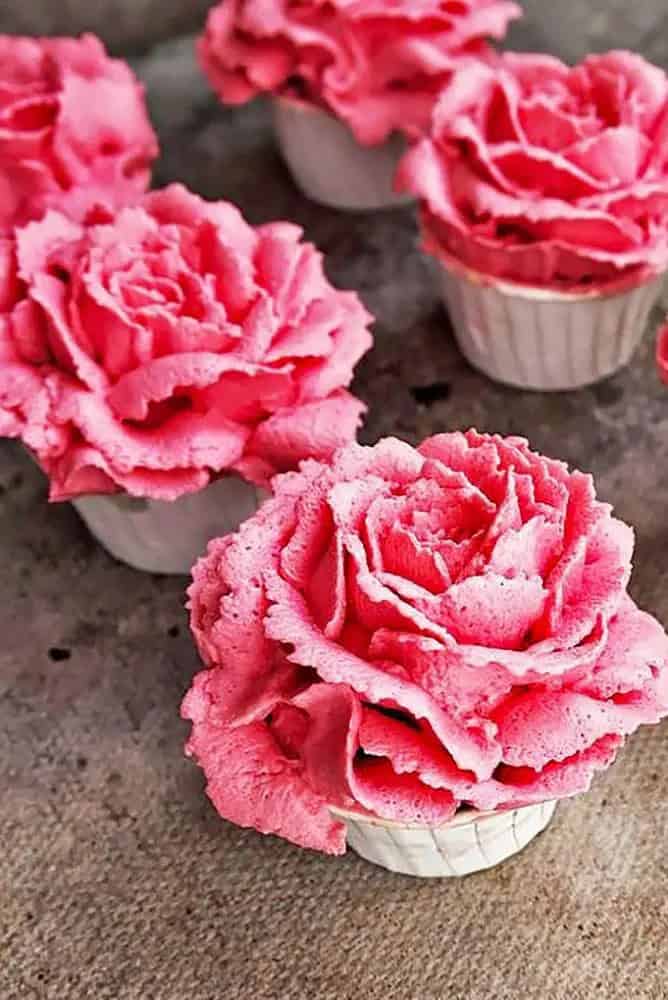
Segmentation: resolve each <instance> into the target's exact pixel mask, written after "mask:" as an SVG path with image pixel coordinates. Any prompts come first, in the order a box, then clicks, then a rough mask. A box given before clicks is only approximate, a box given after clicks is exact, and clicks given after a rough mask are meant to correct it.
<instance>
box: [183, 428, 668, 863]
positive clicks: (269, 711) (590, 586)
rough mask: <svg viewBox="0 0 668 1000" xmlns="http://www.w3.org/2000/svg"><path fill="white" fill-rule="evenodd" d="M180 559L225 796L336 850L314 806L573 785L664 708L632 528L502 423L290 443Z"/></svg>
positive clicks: (410, 816)
mask: <svg viewBox="0 0 668 1000" xmlns="http://www.w3.org/2000/svg"><path fill="white" fill-rule="evenodd" d="M274 485H275V490H276V495H275V497H274V499H272V500H271V501H269V502H268V503H267V504H266V505H265V506H264V507H263V509H261V510H260V511H259V513H258V514H257V515H256V516H254V517H253V518H252V519H251V520H249V521H247V522H246V523H245V524H244V525H243V526H242V527H241V529H240V530H239V532H238V533H237V534H236V535H233V536H228V537H227V538H223V539H219V540H218V541H214V542H212V543H211V545H210V547H209V552H208V555H207V556H206V557H205V558H204V559H202V560H200V562H199V563H198V564H197V566H196V567H195V569H194V574H193V575H194V582H193V584H192V587H191V590H190V599H191V612H192V619H191V623H192V629H193V633H194V636H195V639H196V641H197V643H198V646H199V649H200V651H201V654H202V656H203V658H204V660H205V662H206V664H207V667H208V669H207V670H205V671H203V672H202V673H200V674H199V675H198V676H197V677H196V678H195V680H194V683H193V686H192V689H191V690H190V692H189V694H188V695H187V697H186V699H185V702H184V706H183V714H184V716H185V717H186V718H187V719H190V720H191V721H192V723H193V726H192V734H191V737H190V742H189V744H188V750H189V753H191V754H192V755H193V756H195V757H196V758H197V760H198V761H199V763H200V764H201V766H202V767H203V769H204V771H205V774H206V777H207V782H208V785H207V788H208V794H209V796H210V797H211V799H212V801H213V803H214V804H215V806H216V808H217V809H218V811H219V812H220V813H221V815H222V816H224V817H225V818H227V819H229V820H231V821H233V822H235V823H238V824H240V825H242V826H250V827H256V828H257V829H258V830H261V831H262V832H264V833H276V834H280V835H281V836H283V837H286V838H288V839H290V840H292V841H294V842H296V843H298V844H301V845H304V846H307V847H313V848H318V849H321V850H324V851H328V852H331V853H339V852H341V851H343V850H344V827H343V825H342V823H341V822H340V821H339V820H337V819H335V818H334V817H333V816H332V814H331V812H330V810H329V808H328V807H329V806H332V805H333V806H339V807H342V808H349V809H353V810H357V811H362V812H369V813H372V814H374V815H378V816H381V817H383V818H386V819H389V820H396V821H400V822H406V823H418V824H426V825H434V824H439V823H442V822H444V821H446V820H448V819H449V818H450V817H452V815H453V813H454V812H455V810H456V809H457V808H458V807H459V806H460V805H461V804H467V805H470V806H474V807H476V808H478V809H482V810H488V809H502V808H509V807H512V806H521V805H525V804H529V803H535V802H541V801H543V800H548V799H555V798H562V797H564V796H571V795H575V794H576V793H578V792H582V791H584V790H586V789H587V788H588V786H589V784H590V782H591V780H592V777H593V775H594V773H595V772H596V771H598V770H601V769H603V768H605V767H607V766H608V765H609V764H610V763H611V762H612V760H613V759H614V757H615V754H616V752H617V750H618V749H619V747H620V746H621V745H622V743H623V742H624V738H625V736H627V735H628V734H629V733H631V732H633V731H634V730H635V729H636V728H637V727H638V726H639V725H641V724H644V723H656V722H657V721H659V719H660V718H661V717H662V716H664V715H666V714H668V637H666V634H665V633H664V631H663V629H662V628H661V626H660V625H659V624H658V622H656V621H655V620H654V619H653V618H651V617H650V616H649V615H647V614H645V613H643V612H642V611H640V610H639V609H638V608H637V607H636V605H635V604H634V603H633V601H632V600H631V598H630V597H629V596H628V594H627V584H628V580H629V576H630V572H631V554H632V549H633V533H632V531H631V529H630V528H629V527H627V526H626V525H625V524H623V523H622V522H621V521H618V520H616V519H615V518H614V517H613V516H612V514H611V508H610V507H609V506H607V505H606V504H603V503H601V502H599V501H598V500H597V499H596V496H595V492H594V487H593V483H592V480H591V477H589V476H586V475H583V474H582V473H580V472H570V471H569V470H568V468H567V467H566V466H565V465H564V464H563V463H561V462H556V461H552V460H550V459H547V458H544V457H542V456H540V455H537V454H535V453H533V452H532V451H530V449H529V447H528V445H527V443H526V442H525V441H523V440H521V439H519V438H508V439H503V438H500V437H490V436H487V435H481V434H478V433H476V432H475V431H470V432H468V433H467V434H460V433H453V434H443V435H440V436H438V437H434V438H431V439H429V440H427V441H425V442H424V444H423V445H422V446H421V447H420V448H419V449H417V450H416V449H414V448H412V447H410V446H409V445H407V444H404V443H402V442H400V441H398V440H396V439H387V440H384V441H381V442H380V443H379V444H377V445H376V446H375V447H373V448H362V447H360V446H358V445H351V446H349V447H348V448H346V449H343V450H342V451H340V452H339V453H338V455H337V456H336V458H335V461H334V463H333V466H332V467H326V466H324V465H321V464H317V463H314V462H307V463H304V465H303V466H302V469H301V471H300V472H299V473H292V474H290V475H287V476H283V477H279V478H278V480H276V481H275V483H274Z"/></svg>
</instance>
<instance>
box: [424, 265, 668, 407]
mask: <svg viewBox="0 0 668 1000" xmlns="http://www.w3.org/2000/svg"><path fill="white" fill-rule="evenodd" d="M436 266H437V275H438V282H439V286H440V289H441V294H442V298H443V301H444V303H445V305H446V307H447V309H448V312H449V314H450V319H451V321H452V325H453V328H454V331H455V336H456V338H457V342H458V344H459V347H460V350H461V352H462V354H463V355H464V357H465V358H466V359H467V360H468V361H469V362H470V364H472V365H473V367H474V368H477V369H479V370H480V371H481V372H483V373H484V374H485V375H487V376H489V378H491V379H494V380H496V381H497V382H503V383H505V384H506V385H511V386H515V387H517V388H521V389H534V390H538V391H543V392H546V391H548V392H549V391H558V390H564V389H579V388H582V387H583V386H586V385H591V384H592V383H594V382H598V381H600V380H601V379H604V378H607V377H608V376H610V375H613V374H614V373H615V372H617V371H619V370H620V369H621V368H623V367H624V366H625V365H626V364H628V362H629V361H630V360H631V357H632V356H633V354H634V352H635V350H636V348H637V347H638V345H639V343H640V341H641V339H642V337H643V335H644V333H645V330H646V328H647V323H648V320H649V316H650V313H651V311H652V308H653V307H654V306H655V305H656V303H657V301H658V299H659V296H660V294H661V289H662V285H663V281H664V277H663V276H662V275H661V276H658V277H657V276H653V277H651V278H647V277H646V276H645V278H644V279H643V280H641V281H640V282H638V281H636V282H635V283H633V284H629V283H628V282H627V283H626V284H624V285H621V284H618V285H616V286H614V287H611V288H599V289H592V290H591V291H589V292H586V293H583V294H576V293H559V292H557V291H553V290H551V289H540V288H530V287H527V286H523V285H518V284H513V283H511V282H504V281H501V280H496V279H494V278H490V277H488V276H485V275H482V274H478V273H476V272H474V271H470V270H468V269H467V268H465V267H463V266H462V265H461V264H459V263H458V262H456V261H454V260H451V259H450V260H448V259H439V261H438V262H437V265H436Z"/></svg>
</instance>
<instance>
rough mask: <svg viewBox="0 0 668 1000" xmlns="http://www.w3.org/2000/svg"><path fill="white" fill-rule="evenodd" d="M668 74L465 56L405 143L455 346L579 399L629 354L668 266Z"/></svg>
mask: <svg viewBox="0 0 668 1000" xmlns="http://www.w3.org/2000/svg"><path fill="white" fill-rule="evenodd" d="M667 121H668V77H667V76H666V74H665V73H664V72H663V70H660V69H658V68H657V67H655V66H652V65H650V64H649V63H647V62H645V61H644V60H643V59H642V58H641V57H640V56H636V55H632V54H630V53H628V52H609V53H607V54H605V55H597V56H590V57H589V58H588V59H586V60H585V61H584V62H583V63H582V64H581V65H579V66H577V67H575V68H574V69H572V68H569V67H567V66H565V65H564V64H563V63H561V62H559V61H558V60H556V59H553V58H551V57H549V56H539V55H514V54H507V55H505V56H504V57H503V58H502V59H501V61H500V63H499V65H498V66H497V67H495V68H494V69H490V68H489V67H488V66H485V65H484V64H483V63H481V62H473V61H467V62H466V63H465V64H462V65H461V66H460V67H459V68H458V69H457V71H456V72H455V73H454V75H453V77H452V79H451V81H450V83H449V84H448V85H447V86H446V87H445V89H444V91H443V94H442V95H441V97H440V99H439V101H438V104H437V106H436V108H435V110H434V115H433V121H432V129H431V134H430V136H429V137H426V138H424V139H422V140H421V141H420V142H419V143H418V144H416V145H415V147H414V148H413V149H411V150H410V151H409V152H408V153H407V155H406V157H405V159H404V161H403V163H402V165H401V168H400V172H399V185H400V187H402V188H404V189H406V190H409V191H411V192H413V193H415V194H416V195H418V197H419V199H420V204H421V217H422V228H423V233H424V243H425V248H426V250H427V251H428V252H429V253H430V254H431V255H432V256H433V257H434V258H435V260H436V262H437V273H438V276H439V282H440V285H441V288H442V292H443V298H444V300H445V303H446V305H447V307H448V309H449V311H450V318H451V320H452V324H453V326H454V329H455V334H456V336H457V340H458V342H459V345H460V347H461V349H462V352H463V353H464V355H465V356H466V357H467V358H468V360H469V361H470V362H471V364H472V365H474V366H475V367H476V368H479V369H480V370H481V371H483V372H484V373H485V374H487V375H489V376H490V377H491V378H493V379H497V380H498V381H500V382H505V383H507V384H509V385H515V386H519V387H521V388H527V389H542V390H546V389H574V388H577V387H579V386H584V385H588V384H590V383H593V382H596V381H598V380H599V379H602V378H605V377H606V376H608V375H611V374H613V372H616V371H617V370H618V369H620V368H621V367H623V366H624V365H625V364H626V363H627V362H628V361H629V359H630V358H631V356H632V354H633V352H634V350H635V348H636V346H637V345H638V342H639V341H640V339H641V337H642V335H643V333H644V331H645V329H646V325H647V320H648V316H649V314H650V311H651V309H652V307H653V305H654V304H655V303H656V301H657V298H658V296H659V294H660V290H661V285H662V282H663V278H664V275H665V272H666V269H667V267H668V159H667V158H666V149H665V130H666V122H667Z"/></svg>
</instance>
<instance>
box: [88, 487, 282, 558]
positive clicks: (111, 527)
mask: <svg viewBox="0 0 668 1000" xmlns="http://www.w3.org/2000/svg"><path fill="white" fill-rule="evenodd" d="M263 499H264V493H263V491H261V490H258V489H256V488H255V487H254V486H252V485H251V484H250V483H247V482H245V480H243V479H241V478H240V477H239V476H225V477H224V478H223V479H219V480H217V481H216V482H214V483H211V485H210V486H207V487H206V488H205V489H203V490H200V491H199V492H198V493H191V494H187V495H186V496H182V497H179V499H178V500H174V501H173V502H167V501H165V500H143V499H138V498H135V497H131V496H128V495H126V494H124V493H121V494H113V495H111V496H85V497H79V498H77V499H76V500H73V501H72V503H73V506H74V507H75V508H76V510H77V511H78V513H79V514H80V516H81V517H82V518H83V520H84V521H85V522H86V525H87V527H88V529H89V530H90V532H91V534H92V535H93V536H94V537H95V538H96V539H97V540H98V541H99V542H100V543H101V545H103V546H104V548H105V549H106V550H107V552H109V553H110V554H111V555H112V556H115V558H116V559H119V560H120V561H121V562H124V563H127V565H128V566H132V567H133V568H134V569H140V570H144V571H146V572H148V573H168V574H187V573H190V570H191V568H192V566H193V564H194V563H195V561H196V560H197V559H198V558H199V557H200V556H201V555H203V554H204V552H205V551H206V546H207V544H208V543H209V541H210V540H211V539H212V538H216V537H218V536H220V535H225V534H228V533H229V532H231V531H235V530H236V529H237V528H238V527H239V525H240V524H241V522H242V521H245V520H246V518H247V517H250V516H251V514H254V513H255V511H256V510H257V508H258V507H259V505H260V503H261V502H262V500H263Z"/></svg>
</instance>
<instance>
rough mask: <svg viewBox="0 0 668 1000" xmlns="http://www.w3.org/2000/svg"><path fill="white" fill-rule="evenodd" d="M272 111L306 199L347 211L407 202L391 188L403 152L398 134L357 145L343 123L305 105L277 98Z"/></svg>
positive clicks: (406, 197) (282, 145)
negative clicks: (374, 143)
mask: <svg viewBox="0 0 668 1000" xmlns="http://www.w3.org/2000/svg"><path fill="white" fill-rule="evenodd" d="M273 111H274V128H275V131H276V135H277V138H278V143H279V146H280V148H281V152H282V154H283V158H284V160H285V162H286V163H287V165H288V167H289V168H290V172H291V173H292V176H293V177H294V180H295V182H296V184H297V185H298V187H300V188H301V190H302V191H303V193H304V194H305V195H306V196H307V198H310V199H311V200H312V201H317V202H319V203H320V204H321V205H328V206H329V207H330V208H340V209H345V210H347V211H353V212H359V211H371V210H374V209H380V208H389V207H391V206H396V205H402V204H407V203H409V202H411V201H412V200H413V199H412V197H411V196H410V195H405V194H397V193H396V192H395V191H394V188H393V182H394V175H395V173H396V170H397V166H398V164H399V160H400V159H401V156H402V155H403V153H404V150H405V142H404V140H403V138H402V137H401V136H399V135H394V136H392V137H391V138H390V139H389V140H388V141H387V142H385V143H383V144H382V145H380V146H361V145H360V144H359V143H358V142H357V140H356V139H355V137H354V135H353V133H352V132H351V131H350V129H349V128H348V127H347V125H345V124H344V123H343V122H341V121H339V119H338V118H335V117H334V116H333V115H331V114H328V112H326V111H323V110H321V109H320V108H316V107H314V106H313V105H311V104H306V103H304V102H303V101H297V100H294V99H291V98H282V97H279V98H275V99H274V101H273Z"/></svg>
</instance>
